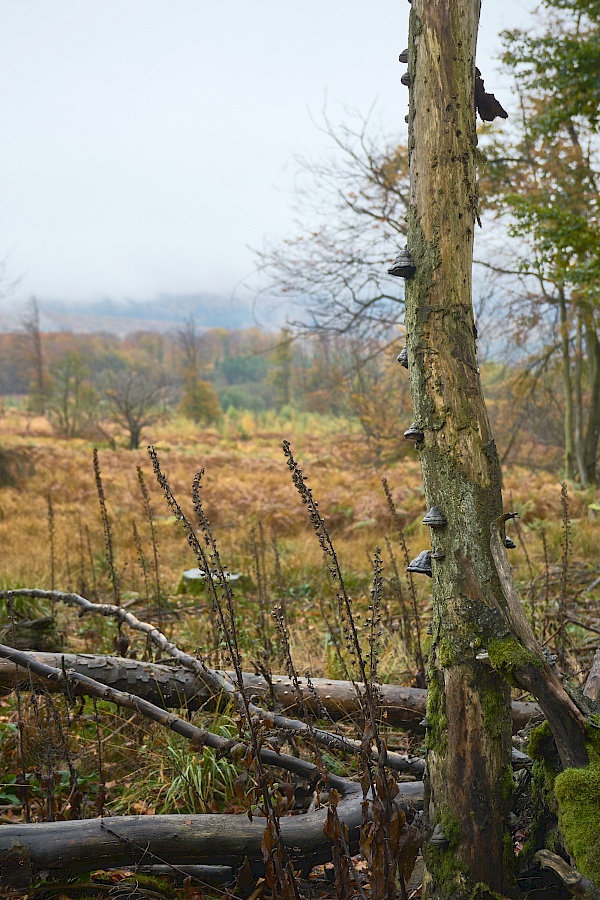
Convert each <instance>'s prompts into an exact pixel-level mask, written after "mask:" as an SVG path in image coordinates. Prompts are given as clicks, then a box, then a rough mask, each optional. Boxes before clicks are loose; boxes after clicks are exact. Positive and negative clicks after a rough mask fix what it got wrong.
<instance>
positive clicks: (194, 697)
mask: <svg viewBox="0 0 600 900" xmlns="http://www.w3.org/2000/svg"><path fill="white" fill-rule="evenodd" d="M31 655H32V656H34V657H35V659H38V660H39V661H40V662H43V663H46V665H48V666H54V667H57V668H60V667H61V666H62V665H63V660H64V665H65V667H66V668H67V669H73V671H75V672H79V673H80V674H81V675H87V676H89V677H90V678H95V679H96V680H97V681H100V682H101V683H102V684H107V685H110V686H111V687H113V688H115V689H116V690H118V691H127V692H128V693H132V694H135V695H136V696H137V697H141V698H143V699H144V700H148V701H149V702H150V703H154V704H156V706H160V707H162V708H164V709H176V708H179V707H182V706H187V707H188V709H192V710H194V709H198V708H199V707H201V706H203V705H204V704H206V703H207V701H208V700H209V698H210V697H211V695H212V691H211V689H210V688H209V687H208V685H206V684H204V682H202V681H201V680H200V679H198V678H197V677H196V676H195V675H194V673H193V672H189V671H188V670H187V669H184V668H183V667H182V666H169V665H164V664H161V663H149V662H144V661H142V660H134V659H124V658H123V657H120V656H96V655H94V654H91V653H39V652H36V653H32V654H31ZM17 672H19V683H20V685H21V687H22V688H24V689H25V690H26V689H27V688H29V686H30V683H31V676H30V673H29V672H27V671H26V670H24V669H21V668H19V667H18V666H16V665H15V664H14V663H13V662H12V661H11V660H9V659H0V695H2V694H4V693H8V692H10V691H11V690H13V688H14V686H15V678H16V676H17ZM230 674H231V675H232V677H233V673H230ZM33 680H34V683H35V682H36V679H35V677H34V679H33ZM298 681H299V684H300V688H301V690H302V697H303V700H304V703H305V704H306V705H307V707H308V709H309V710H310V711H311V712H313V713H314V714H315V715H316V716H319V713H320V709H319V708H318V707H319V706H320V707H322V708H323V709H325V711H326V712H327V714H328V715H329V716H330V717H331V718H332V719H333V720H334V721H339V720H340V719H347V718H352V717H353V716H357V715H358V714H359V713H360V703H359V700H358V698H357V696H356V691H355V690H354V685H353V684H352V682H350V681H332V680H331V679H329V678H312V679H311V683H312V686H313V688H314V691H315V693H316V696H317V697H318V701H319V702H318V704H317V701H316V700H315V695H314V694H313V692H312V691H310V690H309V688H308V685H307V683H306V679H304V678H299V679H298ZM43 685H44V690H53V689H54V690H60V686H59V685H57V684H56V685H53V684H52V683H49V682H47V681H44V682H43ZM244 686H245V687H246V688H248V690H249V691H250V693H251V695H253V696H256V697H258V698H260V699H261V700H269V699H270V696H271V691H270V688H269V685H268V684H267V682H266V681H265V679H264V678H263V677H262V676H261V675H254V674H252V673H251V672H244ZM272 686H273V693H274V694H275V697H276V698H277V702H278V703H279V704H280V706H281V709H282V711H283V712H286V713H292V712H293V713H298V712H299V711H300V710H299V707H298V701H297V697H296V692H295V689H294V686H293V684H292V682H291V681H290V679H289V678H288V677H287V676H286V675H273V676H272ZM380 693H381V711H382V715H383V717H384V719H385V721H386V723H387V724H388V725H390V726H391V727H392V728H415V729H418V728H419V725H420V722H421V721H422V720H423V718H424V717H425V705H426V701H427V691H424V690H422V689H421V688H410V687H403V686H402V685H398V684H382V685H381V686H380ZM511 709H512V728H513V731H515V732H516V731H519V730H520V729H521V728H524V727H525V725H526V724H527V723H528V722H529V720H530V719H531V718H532V716H539V714H540V708H539V706H538V705H537V704H536V703H527V702H513V703H512V705H511Z"/></svg>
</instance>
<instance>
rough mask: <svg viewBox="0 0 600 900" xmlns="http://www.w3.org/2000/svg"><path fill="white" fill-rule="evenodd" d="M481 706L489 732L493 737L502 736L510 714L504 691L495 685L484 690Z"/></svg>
mask: <svg viewBox="0 0 600 900" xmlns="http://www.w3.org/2000/svg"><path fill="white" fill-rule="evenodd" d="M481 708H482V711H483V721H484V722H485V727H486V730H487V732H488V734H489V735H490V736H491V737H500V735H501V734H502V733H503V731H504V729H505V727H506V720H507V716H508V703H507V699H506V696H505V694H504V691H503V690H502V689H501V688H500V689H499V688H493V687H490V688H485V689H484V690H482V692H481Z"/></svg>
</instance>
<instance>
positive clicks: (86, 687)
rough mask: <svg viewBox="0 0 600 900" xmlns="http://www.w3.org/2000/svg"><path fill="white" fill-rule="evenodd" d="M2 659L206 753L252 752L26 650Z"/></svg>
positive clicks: (269, 759)
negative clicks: (129, 712)
mask: <svg viewBox="0 0 600 900" xmlns="http://www.w3.org/2000/svg"><path fill="white" fill-rule="evenodd" d="M0 656H1V657H3V658H5V659H10V660H12V661H13V662H14V663H16V664H17V665H19V666H20V667H21V668H24V669H27V670H29V671H31V672H33V673H35V674H36V675H38V676H39V677H40V678H44V679H45V680H48V681H49V682H54V683H56V684H57V685H59V686H60V688H61V690H62V691H64V693H65V694H67V696H82V695H87V696H91V697H98V698H99V699H101V700H108V702H109V703H115V704H116V705H117V706H122V707H124V708H125V709H131V710H134V711H135V712H137V713H139V714H140V715H142V716H145V717H146V718H147V719H150V720H151V721H152V722H157V723H158V724H159V725H163V726H164V727H165V728H170V729H171V731H174V732H175V733H176V734H180V735H181V736H182V737H184V738H186V740H188V741H190V743H191V746H192V747H193V748H194V749H196V750H202V748H203V747H211V748H212V749H214V750H217V751H218V752H219V753H221V754H222V755H223V756H233V757H235V758H242V757H243V756H244V755H245V754H246V752H247V751H248V746H247V745H246V744H244V743H243V742H242V741H236V740H233V739H229V738H225V737H222V736H221V735H218V734H213V733H212V732H210V731H206V730H205V729H203V728H197V727H196V726H195V725H192V723H191V722H188V721H187V720H186V719H182V718H181V717H180V716H178V715H176V714H175V713H172V712H166V711H165V710H164V709H161V708H160V707H158V706H155V705H154V704H153V703H149V702H148V701H147V700H142V699H141V698H140V697H136V696H135V695H134V694H130V693H126V692H125V691H117V690H115V688H113V687H108V686H107V685H103V684H101V683H100V682H99V681H96V680H95V679H93V678H90V677H89V676H87V675H79V674H78V673H77V672H72V671H71V672H69V671H68V670H65V669H63V668H62V667H61V668H53V667H52V666H47V665H45V663H42V662H39V661H38V660H36V659H34V657H32V656H30V655H29V654H28V653H25V652H24V651H23V650H15V649H14V648H13V647H5V646H4V645H3V644H0ZM259 756H260V760H261V761H262V762H263V763H264V764H265V765H270V766H276V767H278V768H280V769H285V770H286V771H288V772H294V773H295V774H297V775H300V776H301V777H303V778H308V779H309V780H310V779H311V778H313V777H314V776H315V775H317V774H318V772H319V770H318V768H317V766H316V765H314V764H313V763H310V762H308V761H307V760H304V759H300V758H298V757H295V756H289V755H287V754H285V753H276V752H275V751H274V750H269V749H267V748H266V747H262V748H261V749H260V754H259ZM329 783H330V785H331V786H332V787H335V788H336V790H339V791H341V792H342V793H344V792H345V791H346V789H347V787H348V785H349V784H351V782H349V780H348V779H347V778H340V777H339V776H337V775H329Z"/></svg>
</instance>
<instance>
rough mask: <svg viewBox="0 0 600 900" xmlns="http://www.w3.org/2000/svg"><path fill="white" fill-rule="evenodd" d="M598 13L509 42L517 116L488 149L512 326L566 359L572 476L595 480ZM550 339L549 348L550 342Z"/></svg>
mask: <svg viewBox="0 0 600 900" xmlns="http://www.w3.org/2000/svg"><path fill="white" fill-rule="evenodd" d="M599 34H600V8H599V7H598V4H594V3H592V4H590V3H582V2H568V3H567V2H564V0H545V2H544V3H543V4H542V6H541V18H540V24H539V25H538V26H537V28H535V29H533V30H528V31H526V32H525V31H511V32H506V33H505V35H504V40H505V54H504V63H505V65H506V66H507V67H509V68H510V70H511V71H512V72H513V73H514V76H515V91H516V93H517V96H518V98H519V114H518V115H517V117H515V120H514V123H513V127H512V130H510V131H509V132H508V135H504V134H503V135H502V136H501V137H497V138H496V139H495V140H492V141H491V143H489V145H488V147H487V151H486V152H487V156H488V165H487V166H486V167H485V168H484V170H483V171H484V175H483V190H482V196H483V198H484V203H487V205H488V206H489V207H491V208H492V209H493V211H494V212H495V213H496V215H497V216H498V217H500V218H501V219H502V220H503V221H504V222H505V223H506V224H507V227H508V231H509V234H510V235H511V237H512V238H515V239H516V240H515V241H514V242H513V243H511V244H510V253H509V255H506V256H505V257H504V258H503V259H502V260H500V261H498V259H496V265H497V268H499V269H502V270H503V274H504V275H505V276H508V277H509V278H510V277H513V278H514V279H517V280H518V282H519V284H520V290H517V291H515V292H514V295H513V296H514V302H513V304H512V310H513V312H516V313H517V314H516V316H515V319H514V322H515V324H516V326H517V328H519V327H520V328H521V331H522V332H524V331H528V332H529V333H530V334H533V338H534V342H535V343H537V347H536V348H535V351H534V356H535V357H537V359H538V360H542V361H544V360H546V361H549V360H552V359H554V358H559V359H560V361H561V371H562V382H563V395H564V442H565V463H564V469H565V474H566V476H567V477H568V478H574V477H575V475H577V477H578V478H579V481H580V482H581V483H582V484H583V485H588V484H595V483H596V481H597V474H598V473H597V457H598V440H599V437H600V331H599V328H600V305H599V302H598V301H599V293H598V283H599V276H600V262H599V257H598V252H597V248H598V243H599V239H600V195H599V193H598V178H599V176H600V155H599V151H600V144H599V142H598V129H599V116H598V107H597V102H596V95H597V90H598V69H599V66H600V50H599V43H598V35H599ZM541 341H543V344H542V346H541V347H540V343H541Z"/></svg>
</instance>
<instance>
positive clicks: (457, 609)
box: [405, 0, 511, 900]
mask: <svg viewBox="0 0 600 900" xmlns="http://www.w3.org/2000/svg"><path fill="white" fill-rule="evenodd" d="M479 9H480V0H412V6H411V14H410V33H409V60H408V66H409V68H408V71H409V74H410V76H411V81H412V88H411V90H410V112H409V152H410V163H409V168H410V185H411V187H410V190H411V196H410V209H409V214H408V245H409V250H410V252H411V253H412V255H413V258H414V261H415V265H416V273H415V275H414V277H413V278H412V279H411V280H409V281H408V282H407V288H406V314H405V324H406V331H407V348H408V361H409V377H410V386H411V395H412V400H413V406H414V420H415V422H416V424H417V426H418V428H420V429H421V431H422V432H423V439H422V440H421V441H420V442H419V444H418V449H419V450H420V457H421V466H422V471H423V482H424V487H425V498H426V502H427V507H428V508H430V507H432V506H439V507H441V509H442V510H443V512H444V514H445V516H446V517H447V520H448V524H447V525H446V527H444V528H442V529H431V532H430V533H431V540H432V546H433V549H434V550H440V551H442V552H443V554H444V556H443V558H434V559H433V560H432V566H433V636H432V646H431V653H430V671H429V696H428V704H427V719H428V721H429V730H428V735H427V747H428V769H429V783H430V802H429V804H428V808H427V813H428V815H429V819H430V824H431V825H436V826H439V829H440V830H441V833H442V838H443V837H444V835H445V838H446V839H445V840H444V839H442V840H440V841H438V842H437V843H436V844H433V843H430V844H429V845H427V846H426V848H425V860H426V877H425V896H426V897H427V898H437V900H447V898H448V897H449V896H452V897H453V898H454V900H462V898H467V897H472V896H474V894H476V893H478V892H479V893H483V889H482V888H480V887H476V886H481V885H487V888H488V890H489V891H495V892H497V893H500V894H501V893H504V891H505V888H506V886H507V873H506V867H505V846H506V843H505V840H506V839H509V838H508V828H507V821H506V817H507V814H508V811H509V809H510V796H511V776H510V768H509V767H510V690H509V686H508V684H507V683H506V681H505V680H504V678H502V676H501V675H500V674H499V673H498V672H496V671H495V670H494V669H492V668H491V667H490V666H489V664H486V661H485V660H484V659H483V658H482V657H481V653H480V651H481V650H482V649H483V650H485V649H486V648H487V646H488V643H489V642H490V641H491V640H492V639H493V638H494V637H495V636H496V635H497V629H498V626H500V628H501V629H502V630H505V625H504V623H503V620H502V617H501V615H500V614H499V612H498V609H497V607H498V604H499V602H500V598H501V596H502V593H501V586H500V583H499V579H498V576H497V573H496V570H495V567H494V561H493V558H492V556H491V552H490V546H489V528H490V523H491V522H492V521H493V520H495V519H496V518H497V517H498V516H500V515H501V513H502V494H501V478H500V465H499V460H498V454H497V451H496V447H495V444H494V441H493V437H492V434H491V429H490V424H489V420H488V416H487V412H486V408H485V402H484V398H483V392H482V387H481V379H480V376H479V369H478V362H477V351H476V344H475V327H474V318H473V308H472V261H473V232H474V224H475V221H476V219H477V218H478V211H477V186H476V155H477V147H476V145H477V137H476V131H475V96H474V77H475V48H476V42H477V29H478V24H479Z"/></svg>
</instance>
